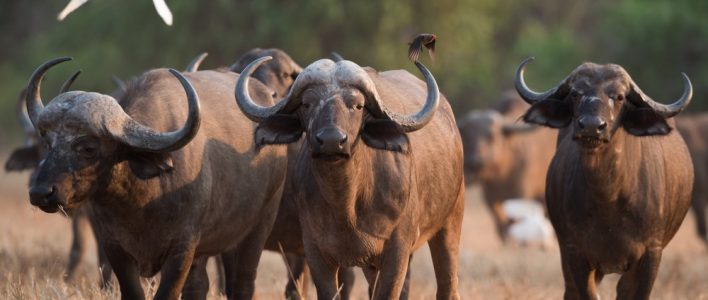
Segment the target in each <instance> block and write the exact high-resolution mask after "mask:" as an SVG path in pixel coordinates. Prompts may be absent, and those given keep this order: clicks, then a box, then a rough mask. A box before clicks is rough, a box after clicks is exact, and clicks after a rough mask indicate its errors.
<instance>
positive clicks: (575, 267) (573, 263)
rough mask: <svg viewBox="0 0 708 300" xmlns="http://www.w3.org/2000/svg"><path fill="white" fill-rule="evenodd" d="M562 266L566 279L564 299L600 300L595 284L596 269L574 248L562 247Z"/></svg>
mask: <svg viewBox="0 0 708 300" xmlns="http://www.w3.org/2000/svg"><path fill="white" fill-rule="evenodd" d="M561 264H563V278H564V279H565V293H564V294H563V299H565V300H571V299H583V300H585V299H600V298H599V295H598V294H597V287H596V284H595V269H593V268H592V267H591V266H590V264H589V263H588V261H587V260H586V259H585V257H583V256H582V255H580V254H579V253H578V252H577V249H576V248H575V247H574V246H567V245H561Z"/></svg>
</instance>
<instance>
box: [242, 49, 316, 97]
mask: <svg viewBox="0 0 708 300" xmlns="http://www.w3.org/2000/svg"><path fill="white" fill-rule="evenodd" d="M264 56H270V57H273V60H271V61H269V62H267V63H266V64H265V65H264V66H263V68H260V69H258V70H257V71H256V72H254V73H253V77H254V78H258V80H259V81H261V82H263V83H264V84H265V85H266V86H268V87H269V88H271V89H272V90H273V92H274V93H275V94H274V96H273V97H274V98H276V99H280V98H282V97H285V95H287V94H288V90H290V86H292V85H293V82H295V78H297V76H298V74H300V72H302V67H300V65H298V64H297V63H296V62H295V61H294V60H293V59H292V58H290V55H288V54H287V53H285V51H283V50H280V49H276V48H270V49H261V48H253V49H251V50H249V51H248V52H246V53H244V54H243V55H241V57H240V58H239V59H238V61H236V62H235V63H234V64H232V65H231V66H230V67H229V70H230V71H232V72H236V73H241V72H243V70H244V68H245V67H246V66H247V65H248V64H249V63H251V62H252V61H254V60H255V59H258V58H261V57H264Z"/></svg>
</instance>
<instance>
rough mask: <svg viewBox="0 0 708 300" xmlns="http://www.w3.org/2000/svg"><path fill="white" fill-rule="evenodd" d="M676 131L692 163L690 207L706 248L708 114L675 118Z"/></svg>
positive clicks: (707, 239) (707, 229) (707, 234)
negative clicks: (684, 142) (686, 148)
mask: <svg viewBox="0 0 708 300" xmlns="http://www.w3.org/2000/svg"><path fill="white" fill-rule="evenodd" d="M676 129H678V131H679V133H681V136H683V139H684V140H686V145H687V146H688V152H689V153H691V160H692V161H693V173H694V175H695V176H694V183H693V196H692V197H691V207H692V208H693V213H694V216H695V217H696V231H697V232H698V236H699V237H700V239H701V240H702V241H703V242H704V243H705V244H706V245H707V246H708V228H706V227H707V226H708V225H707V224H706V213H707V212H706V208H708V186H706V183H708V114H707V113H699V114H690V115H682V116H679V117H677V118H676Z"/></svg>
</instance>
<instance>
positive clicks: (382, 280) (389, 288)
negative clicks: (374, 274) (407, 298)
mask: <svg viewBox="0 0 708 300" xmlns="http://www.w3.org/2000/svg"><path fill="white" fill-rule="evenodd" d="M410 252H411V249H410V248H409V246H408V245H407V243H405V242H404V241H403V239H401V238H400V237H399V236H397V234H395V233H394V235H393V236H392V237H391V239H389V240H388V241H387V245H386V247H385V248H384V250H383V253H382V254H381V267H380V268H379V269H380V270H381V273H380V274H379V276H378V277H379V278H378V280H377V281H378V283H377V284H376V288H375V289H374V291H373V297H372V299H389V300H394V299H398V297H400V295H401V290H402V289H403V282H404V281H405V280H406V271H407V270H408V258H409V257H410Z"/></svg>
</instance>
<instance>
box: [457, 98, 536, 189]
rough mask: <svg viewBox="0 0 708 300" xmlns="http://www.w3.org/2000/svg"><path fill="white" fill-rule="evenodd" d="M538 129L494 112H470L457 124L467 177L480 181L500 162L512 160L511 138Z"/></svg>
mask: <svg viewBox="0 0 708 300" xmlns="http://www.w3.org/2000/svg"><path fill="white" fill-rule="evenodd" d="M537 127H538V126H535V125H528V124H523V123H521V124H520V123H517V122H512V121H508V120H506V119H505V118H504V116H502V115H501V114H500V113H499V112H497V111H495V110H486V111H472V112H469V113H468V114H467V115H466V116H465V117H464V118H463V119H462V120H461V121H460V122H459V123H458V128H459V130H460V136H461V137H462V147H463V149H464V154H465V171H466V172H467V173H468V175H467V177H470V178H479V177H485V176H488V175H489V174H486V173H492V172H491V171H492V169H494V167H495V166H496V165H499V164H500V163H501V161H502V160H512V159H514V157H510V153H509V151H508V148H509V147H510V145H509V143H508V140H509V139H510V138H512V137H513V136H514V135H517V134H523V133H526V132H532V131H533V130H534V129H535V128H537Z"/></svg>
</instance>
